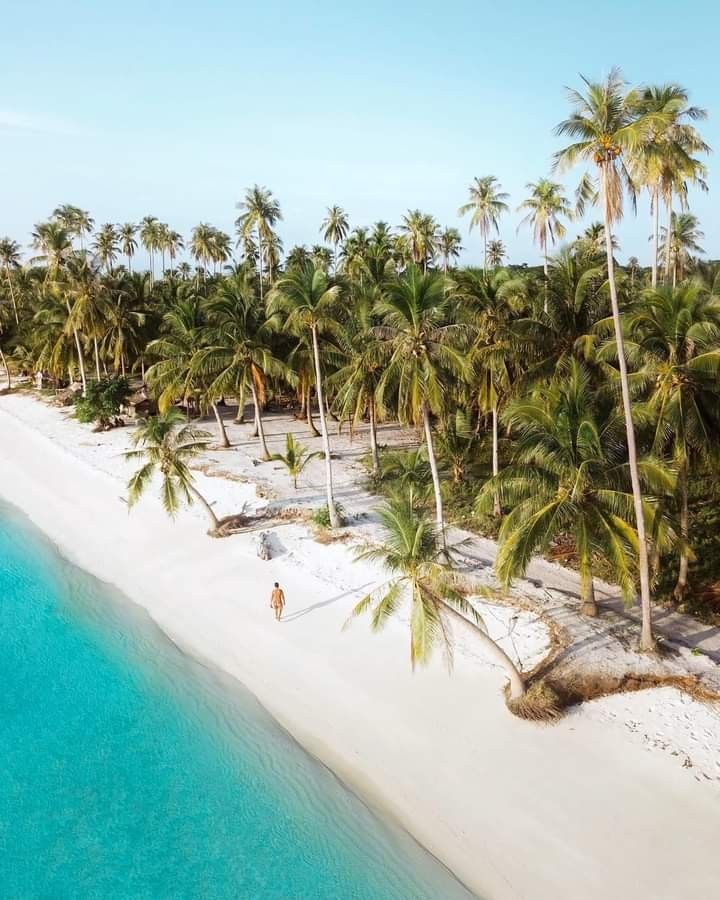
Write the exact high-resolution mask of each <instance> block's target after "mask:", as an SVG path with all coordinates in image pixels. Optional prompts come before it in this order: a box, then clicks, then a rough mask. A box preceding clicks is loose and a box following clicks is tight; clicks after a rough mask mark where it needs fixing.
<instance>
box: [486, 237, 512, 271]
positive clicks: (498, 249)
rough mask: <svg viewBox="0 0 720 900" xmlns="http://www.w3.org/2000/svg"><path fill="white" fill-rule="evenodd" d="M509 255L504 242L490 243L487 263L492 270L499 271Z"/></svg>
mask: <svg viewBox="0 0 720 900" xmlns="http://www.w3.org/2000/svg"><path fill="white" fill-rule="evenodd" d="M506 255H507V251H506V250H505V244H503V242H502V241H498V240H495V241H488V245H487V261H488V265H489V266H490V268H491V269H497V268H498V267H499V266H501V265H502V262H503V260H504V259H505V257H506Z"/></svg>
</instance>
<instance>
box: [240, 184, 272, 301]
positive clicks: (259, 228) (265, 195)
mask: <svg viewBox="0 0 720 900" xmlns="http://www.w3.org/2000/svg"><path fill="white" fill-rule="evenodd" d="M236 205H237V208H238V209H239V210H240V215H239V216H238V218H237V219H236V221H235V227H236V228H237V231H238V235H239V236H240V238H241V239H243V238H247V237H248V236H250V235H253V234H254V236H255V243H256V246H257V249H258V267H259V273H258V274H259V277H260V298H261V299H262V296H263V264H264V262H265V258H264V257H265V253H264V245H265V244H266V243H268V242H269V241H270V240H271V239H272V236H273V235H274V232H273V229H274V227H275V225H276V224H277V223H278V222H281V221H282V213H281V211H280V204H279V203H278V201H277V200H276V199H275V198H274V197H273V194H272V191H269V190H268V189H267V188H264V187H260V185H258V184H256V185H254V186H253V187H251V188H248V190H247V191H245V198H244V199H243V200H241V201H240V202H239V203H237V204H236Z"/></svg>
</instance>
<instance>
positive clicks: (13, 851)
mask: <svg viewBox="0 0 720 900" xmlns="http://www.w3.org/2000/svg"><path fill="white" fill-rule="evenodd" d="M89 527H91V526H89ZM0 641H1V645H0V859H2V864H1V865H0V897H2V898H3V900H31V898H42V900H65V898H67V900H86V898H98V900H123V898H132V900H140V898H148V900H163V898H177V900H180V898H188V900H189V898H193V900H196V898H203V900H216V898H217V900H224V898H232V900H245V898H247V900H295V898H312V900H326V898H327V900H346V898H347V900H461V898H463V900H468V898H470V896H471V895H470V894H469V893H467V892H466V891H465V889H464V888H463V887H461V885H459V883H458V882H457V881H456V880H455V879H454V878H453V877H452V876H451V875H450V873H448V872H447V870H446V869H444V868H443V867H442V866H441V865H440V864H439V863H438V862H437V861H436V860H435V859H433V858H432V857H431V856H430V855H429V854H427V853H425V852H424V851H423V850H422V849H421V848H420V847H418V846H417V844H415V842H414V841H412V839H411V838H410V837H409V836H407V835H406V834H405V833H403V832H402V831H401V830H400V829H397V828H395V827H392V826H390V825H388V824H386V823H384V822H382V821H381V820H380V819H379V818H378V817H377V816H375V815H374V814H373V813H372V812H371V811H370V810H368V809H367V807H365V806H364V804H363V803H362V802H361V801H360V800H358V799H357V798H356V797H355V796H354V795H353V794H351V793H350V792H349V791H348V790H347V789H346V788H344V787H343V785H342V784H340V783H339V782H338V781H337V779H335V778H334V777H333V776H332V774H331V773H330V772H329V771H328V770H327V769H325V768H324V767H323V766H322V765H320V764H319V763H318V762H317V761H316V760H314V759H313V758H312V757H310V756H309V755H308V754H306V753H305V752H304V751H303V750H302V749H301V748H300V747H299V746H298V745H297V744H296V743H295V742H294V741H293V740H292V738H291V737H290V736H289V735H288V734H287V733H286V732H285V731H283V730H282V729H281V728H280V727H279V726H278V725H277V723H276V722H275V721H274V720H273V719H272V718H271V717H270V716H269V715H268V714H267V713H266V712H265V711H264V710H263V709H262V708H261V707H260V706H259V704H257V702H256V701H255V700H254V699H253V698H252V697H251V696H250V695H249V694H248V693H247V692H246V691H244V690H243V689H242V688H241V687H240V686H239V685H238V684H237V683H235V682H234V681H232V680H231V679H229V678H228V679H225V678H223V677H222V676H220V675H219V673H216V672H214V671H212V670H209V669H207V668H204V667H203V666H201V665H200V664H199V663H196V662H194V661H193V660H191V659H189V658H188V657H187V656H185V655H183V654H182V653H181V652H180V651H179V650H178V649H177V648H176V647H175V646H174V645H173V644H172V643H171V642H170V641H169V640H167V639H166V638H165V636H164V635H163V633H162V632H161V631H160V630H159V629H158V628H156V627H155V626H154V625H153V623H152V622H151V620H150V619H149V618H148V617H147V616H146V615H145V614H144V613H143V612H142V611H141V610H139V609H138V608H136V607H134V606H133V605H132V604H130V603H129V602H128V601H126V600H125V599H124V598H122V597H121V596H119V595H116V594H115V592H114V591H112V590H111V589H110V588H108V587H107V586H106V585H103V584H101V583H100V582H98V581H96V580H95V579H93V578H91V577H90V576H89V575H87V574H86V573H84V572H82V571H81V570H80V569H78V568H76V567H75V566H73V565H71V564H70V563H68V562H67V561H66V560H64V559H63V558H62V557H61V556H60V555H59V553H58V552H57V551H56V549H55V548H54V546H53V545H52V544H51V543H50V542H49V541H48V540H47V539H46V538H45V537H44V536H43V535H42V534H41V533H40V532H39V531H38V530H37V529H35V528H34V526H32V525H31V523H30V522H29V521H28V520H27V519H26V518H25V517H24V516H23V515H21V514H20V513H19V512H17V511H15V510H13V509H11V508H10V507H8V506H5V505H2V504H0Z"/></svg>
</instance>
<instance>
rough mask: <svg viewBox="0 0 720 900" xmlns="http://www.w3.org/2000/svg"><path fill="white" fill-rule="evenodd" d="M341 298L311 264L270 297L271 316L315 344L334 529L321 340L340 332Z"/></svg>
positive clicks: (280, 282)
mask: <svg viewBox="0 0 720 900" xmlns="http://www.w3.org/2000/svg"><path fill="white" fill-rule="evenodd" d="M339 298H340V285H338V284H332V283H331V282H330V281H329V280H328V277H327V275H326V274H325V273H324V272H323V271H322V269H317V268H316V267H315V266H314V265H313V264H312V263H309V264H308V265H307V266H306V267H305V268H304V269H302V270H301V271H298V270H293V271H291V272H288V273H286V274H285V275H284V276H283V277H282V278H280V279H278V281H277V283H276V285H275V287H274V288H273V290H272V292H271V294H270V296H269V297H268V313H269V314H270V315H274V314H278V315H280V316H282V318H283V329H284V330H285V331H287V332H290V333H291V334H296V335H303V334H305V335H308V334H309V336H310V338H311V340H312V349H313V360H314V364H315V390H316V391H317V399H318V406H319V409H320V428H321V432H322V440H323V450H324V452H325V479H326V493H327V506H328V514H329V517H330V524H331V526H332V527H333V528H339V527H340V524H341V522H340V517H339V515H338V512H337V508H336V506H335V497H334V495H333V478H332V457H331V453H330V437H329V435H328V428H327V419H326V416H325V395H324V391H323V375H322V365H321V360H320V337H321V335H323V334H329V335H332V334H334V333H335V332H336V331H337V323H336V319H335V317H334V308H335V306H336V305H337V303H338V300H339Z"/></svg>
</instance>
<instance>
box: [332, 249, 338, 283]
mask: <svg viewBox="0 0 720 900" xmlns="http://www.w3.org/2000/svg"><path fill="white" fill-rule="evenodd" d="M337 262H338V242H337V241H335V249H334V250H333V278H337Z"/></svg>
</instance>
